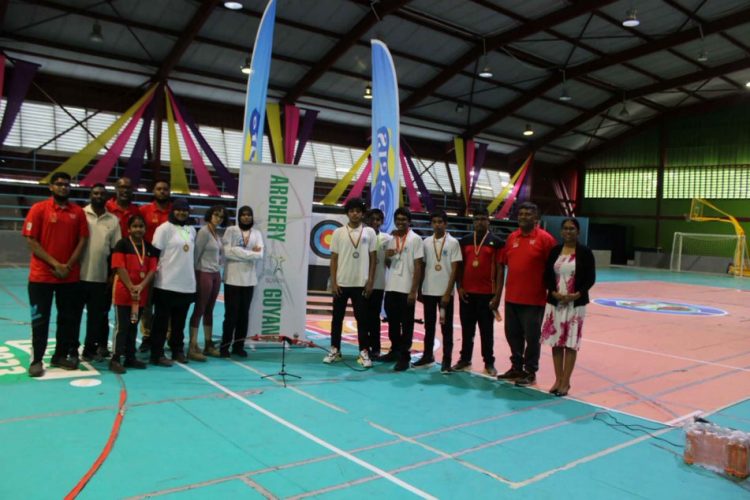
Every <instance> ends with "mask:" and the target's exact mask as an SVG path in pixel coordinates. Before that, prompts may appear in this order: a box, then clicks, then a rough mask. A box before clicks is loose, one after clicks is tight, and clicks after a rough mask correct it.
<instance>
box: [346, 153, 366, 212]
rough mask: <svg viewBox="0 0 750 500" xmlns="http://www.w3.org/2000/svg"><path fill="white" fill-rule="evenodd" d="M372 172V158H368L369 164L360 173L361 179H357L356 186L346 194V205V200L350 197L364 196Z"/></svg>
mask: <svg viewBox="0 0 750 500" xmlns="http://www.w3.org/2000/svg"><path fill="white" fill-rule="evenodd" d="M371 172H372V158H367V165H366V166H365V169H364V170H363V171H362V173H361V174H360V176H359V179H357V182H355V183H354V186H352V189H351V190H350V191H349V194H348V195H346V198H345V199H344V205H346V202H347V201H349V200H350V199H352V198H359V197H361V196H362V191H364V190H365V186H366V185H367V183H368V182H369V180H370V173H371Z"/></svg>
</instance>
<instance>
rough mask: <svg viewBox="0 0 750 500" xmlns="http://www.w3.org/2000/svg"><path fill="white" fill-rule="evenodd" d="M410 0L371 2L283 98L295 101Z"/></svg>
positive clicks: (290, 101)
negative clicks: (361, 39) (360, 40)
mask: <svg viewBox="0 0 750 500" xmlns="http://www.w3.org/2000/svg"><path fill="white" fill-rule="evenodd" d="M409 1H410V0H384V1H382V2H379V3H371V4H370V7H371V8H370V10H369V11H368V12H367V14H365V16H364V17H363V18H362V19H360V20H359V22H358V23H357V24H355V25H354V26H353V27H352V28H351V29H350V30H349V31H348V32H347V33H345V34H344V35H343V36H341V37H340V39H339V40H338V41H337V42H336V44H335V45H334V46H333V48H332V49H331V50H329V51H328V52H327V53H326V54H325V55H324V56H323V57H322V58H321V59H320V60H319V61H318V62H317V63H315V64H313V66H312V68H311V69H310V70H309V71H308V72H307V73H306V74H305V75H304V76H303V77H302V78H300V80H299V81H298V82H297V83H296V84H295V85H294V87H292V89H291V90H290V91H289V92H287V94H286V95H285V96H284V98H283V99H282V101H283V102H286V103H290V104H291V103H294V102H295V101H297V99H299V98H300V96H301V95H302V94H304V93H305V91H306V90H307V89H309V88H310V86H311V85H312V84H314V83H315V82H316V81H318V79H319V78H320V77H321V76H323V73H325V72H326V71H328V70H329V69H330V68H331V67H332V66H333V65H334V64H335V63H336V61H338V60H339V58H340V57H341V56H342V55H344V54H345V53H346V52H347V51H348V50H349V49H350V48H352V46H354V45H355V44H356V43H357V42H358V41H359V39H360V38H362V37H363V36H364V35H365V33H367V32H368V31H370V28H372V27H373V26H375V25H376V24H377V23H379V22H380V20H381V19H382V18H383V17H385V16H387V15H388V14H390V13H391V12H393V11H396V10H398V9H399V8H400V7H402V6H403V5H405V4H406V3H408V2H409Z"/></svg>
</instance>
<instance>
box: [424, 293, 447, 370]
mask: <svg viewBox="0 0 750 500" xmlns="http://www.w3.org/2000/svg"><path fill="white" fill-rule="evenodd" d="M440 299H441V297H440V296H436V295H424V296H422V305H423V307H424V356H428V357H429V358H433V357H434V355H433V351H434V349H435V323H437V318H438V311H439V309H440ZM440 332H441V333H442V334H443V363H444V364H445V360H448V362H449V363H450V359H451V353H452V352H453V297H451V300H450V301H449V302H448V305H446V306H445V322H444V323H442V324H441V325H440Z"/></svg>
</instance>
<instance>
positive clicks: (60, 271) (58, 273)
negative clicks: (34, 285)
mask: <svg viewBox="0 0 750 500" xmlns="http://www.w3.org/2000/svg"><path fill="white" fill-rule="evenodd" d="M68 273H70V268H69V267H68V266H67V265H66V264H61V263H59V262H57V263H56V264H55V265H54V266H53V267H52V274H53V275H55V277H56V278H59V279H61V280H62V279H65V278H67V277H68Z"/></svg>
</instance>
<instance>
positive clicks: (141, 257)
mask: <svg viewBox="0 0 750 500" xmlns="http://www.w3.org/2000/svg"><path fill="white" fill-rule="evenodd" d="M128 239H129V240H130V244H131V245H133V250H134V251H135V256H136V257H138V263H139V264H140V265H141V269H143V267H144V264H143V262H144V260H145V259H146V244H145V243H143V240H141V253H138V247H137V246H136V244H135V241H133V238H131V237H130V236H128Z"/></svg>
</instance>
